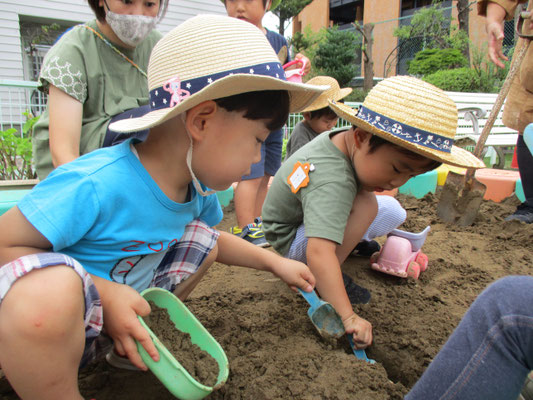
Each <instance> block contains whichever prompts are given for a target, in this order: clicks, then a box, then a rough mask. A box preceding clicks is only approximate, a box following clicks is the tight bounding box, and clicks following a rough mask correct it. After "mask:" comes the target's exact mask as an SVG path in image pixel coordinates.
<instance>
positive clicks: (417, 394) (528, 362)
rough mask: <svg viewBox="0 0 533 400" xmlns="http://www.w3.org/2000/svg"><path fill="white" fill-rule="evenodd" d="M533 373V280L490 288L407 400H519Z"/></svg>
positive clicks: (523, 278)
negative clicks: (526, 381)
mask: <svg viewBox="0 0 533 400" xmlns="http://www.w3.org/2000/svg"><path fill="white" fill-rule="evenodd" d="M532 369H533V277H530V276H509V277H506V278H503V279H500V280H498V281H497V282H495V283H493V284H492V285H490V286H489V287H488V288H487V289H485V290H484V291H483V293H481V295H479V297H478V298H477V299H476V301H475V302H474V303H473V304H472V305H471V306H470V308H469V309H468V311H467V313H466V314H465V316H464V317H463V319H462V320H461V322H460V324H459V326H458V327H457V328H456V329H455V331H454V332H453V333H452V335H451V336H450V338H449V339H448V341H447V342H446V344H445V345H444V347H443V348H442V349H441V351H440V352H439V353H438V354H437V356H436V357H435V359H434V360H433V361H432V362H431V364H430V365H429V367H428V369H427V370H426V372H424V374H423V375H422V377H421V378H420V380H419V381H418V382H417V384H416V385H415V386H414V387H413V389H412V390H411V391H410V392H409V393H408V394H407V396H406V397H405V399H406V400H415V399H420V400H422V399H423V400H427V399H461V400H462V399H464V400H490V399H498V400H502V399H509V400H516V399H517V397H518V395H519V394H520V390H521V388H522V385H523V384H524V381H525V379H526V376H527V374H528V373H529V371H530V370H532Z"/></svg>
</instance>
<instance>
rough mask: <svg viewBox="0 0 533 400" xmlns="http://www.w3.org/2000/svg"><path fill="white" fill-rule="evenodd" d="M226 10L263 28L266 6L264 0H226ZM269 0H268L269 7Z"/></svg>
mask: <svg viewBox="0 0 533 400" xmlns="http://www.w3.org/2000/svg"><path fill="white" fill-rule="evenodd" d="M225 3H226V11H227V13H228V15H229V16H230V17H233V18H238V19H242V20H244V21H246V22H249V23H251V24H254V25H255V26H257V27H258V28H262V27H263V25H262V21H263V17H264V16H265V13H266V8H265V6H264V5H263V0H226V1H225ZM268 6H269V2H267V7H268Z"/></svg>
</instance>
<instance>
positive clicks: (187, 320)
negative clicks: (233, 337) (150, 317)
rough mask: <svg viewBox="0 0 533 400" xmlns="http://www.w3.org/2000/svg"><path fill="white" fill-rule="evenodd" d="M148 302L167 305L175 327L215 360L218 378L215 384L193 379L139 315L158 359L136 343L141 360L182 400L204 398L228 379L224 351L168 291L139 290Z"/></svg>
mask: <svg viewBox="0 0 533 400" xmlns="http://www.w3.org/2000/svg"><path fill="white" fill-rule="evenodd" d="M141 296H143V297H144V298H145V299H146V300H147V301H153V302H154V303H155V304H157V305H158V306H159V307H163V308H166V309H167V311H168V314H169V316H170V319H171V320H172V322H174V325H175V326H176V328H177V329H179V330H180V331H182V332H186V333H188V334H189V335H191V341H192V343H194V344H196V345H198V347H200V348H201V349H202V350H204V351H206V352H208V353H209V354H210V355H211V356H212V357H213V358H214V359H215V360H216V361H217V363H218V368H219V372H218V378H217V383H216V385H215V386H213V387H210V386H205V385H203V384H201V383H200V382H198V381H197V380H196V379H194V378H193V377H192V376H191V375H190V374H189V373H188V372H187V371H186V370H185V368H183V366H182V365H181V364H180V363H179V362H178V361H177V360H176V358H175V357H174V356H173V355H172V354H171V353H170V352H169V351H168V349H167V348H166V347H165V346H164V345H163V343H161V341H160V340H159V339H158V338H157V336H156V335H155V334H154V333H153V332H152V330H151V329H150V328H149V327H148V326H147V325H146V323H145V322H144V320H143V319H142V317H138V318H139V321H141V324H142V326H143V327H144V328H145V329H146V330H147V331H148V332H149V333H150V337H151V338H152V341H153V342H154V344H155V347H156V348H157V351H158V352H159V361H158V362H155V361H154V360H153V359H152V357H150V356H149V355H148V353H147V352H146V350H144V347H142V345H141V344H140V343H139V342H137V349H138V351H139V354H140V355H141V358H142V360H143V361H144V363H145V364H146V365H147V366H148V368H150V370H151V371H152V372H153V373H154V375H155V376H156V377H157V378H158V379H159V380H160V381H161V383H163V385H165V387H166V388H167V389H168V390H169V391H170V392H171V393H172V394H173V395H174V396H176V397H177V398H179V399H184V400H195V399H203V398H204V397H206V396H207V395H209V394H210V393H211V392H212V391H213V389H217V388H219V387H221V386H222V385H224V383H225V382H226V380H227V379H228V374H229V367H228V358H227V357H226V354H225V353H224V350H223V349H222V347H221V346H220V344H218V342H217V341H216V340H215V339H214V338H213V336H211V334H210V333H209V332H208V331H207V329H205V328H204V326H203V325H202V324H201V323H200V321H198V320H197V319H196V317H195V316H194V315H193V314H192V313H191V312H190V311H189V309H188V308H187V307H185V305H184V304H183V303H182V302H181V301H180V300H179V299H178V298H177V297H176V296H174V295H173V294H172V293H171V292H169V291H167V290H164V289H160V288H149V289H146V290H144V291H143V292H142V293H141Z"/></svg>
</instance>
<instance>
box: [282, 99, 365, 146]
mask: <svg viewBox="0 0 533 400" xmlns="http://www.w3.org/2000/svg"><path fill="white" fill-rule="evenodd" d="M344 104H346V105H348V106H350V107H352V108H358V107H359V106H360V105H361V103H359V102H351V101H347V102H346V103H344ZM302 119H304V117H303V115H302V114H301V113H292V114H289V119H288V120H287V124H286V125H285V127H284V138H285V139H287V138H289V137H290V136H291V133H292V130H293V129H294V126H295V125H296V124H297V123H298V122H300V121H301V120H302ZM351 125H352V124H351V123H350V122H348V121H346V120H344V119H342V118H339V121H338V122H337V125H335V128H342V127H348V126H351Z"/></svg>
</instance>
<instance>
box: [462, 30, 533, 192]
mask: <svg viewBox="0 0 533 400" xmlns="http://www.w3.org/2000/svg"><path fill="white" fill-rule="evenodd" d="M524 40H525V42H524V44H523V46H522V47H521V49H520V51H519V52H518V54H517V56H516V57H515V58H514V60H513V62H512V64H511V68H510V69H509V72H508V73H507V77H506V78H505V81H504V82H503V85H502V87H501V89H500V92H499V93H498V97H496V101H495V102H494V105H493V106H492V109H491V110H490V114H489V116H488V118H487V122H486V123H485V126H484V127H483V130H482V131H481V135H479V140H478V141H477V144H476V147H475V148H474V153H473V154H474V156H476V157H477V158H479V156H480V155H481V152H482V151H483V147H485V142H486V141H487V138H488V137H489V134H490V131H491V129H492V126H493V125H494V121H496V118H497V117H498V113H499V112H500V109H501V108H502V105H503V102H504V101H505V98H506V97H507V94H508V93H509V89H511V83H513V79H514V77H515V75H516V73H517V72H518V70H519V69H520V65H521V64H522V61H523V60H524V58H525V56H526V52H527V49H528V48H529V44H530V42H531V39H529V38H524ZM475 172H476V170H475V169H474V168H468V169H467V170H466V174H465V181H466V182H469V181H470V180H471V179H472V178H473V177H474V174H475Z"/></svg>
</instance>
